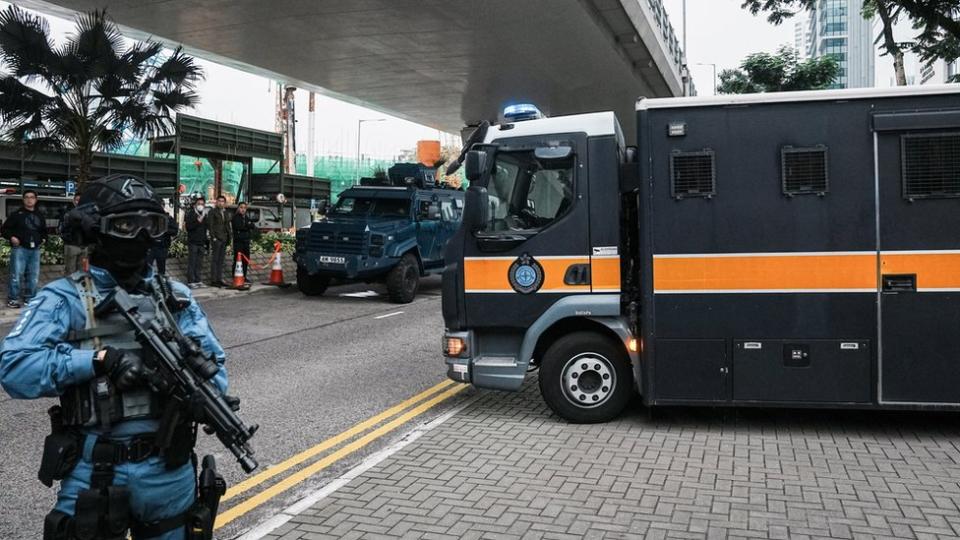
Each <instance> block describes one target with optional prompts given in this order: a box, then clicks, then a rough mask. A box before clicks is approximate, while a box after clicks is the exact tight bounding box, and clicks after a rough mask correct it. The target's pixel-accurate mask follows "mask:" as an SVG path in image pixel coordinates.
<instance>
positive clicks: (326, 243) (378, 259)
mask: <svg viewBox="0 0 960 540" xmlns="http://www.w3.org/2000/svg"><path fill="white" fill-rule="evenodd" d="M435 174H436V169H435V168H432V167H426V166H423V165H419V164H409V163H398V164H396V165H394V166H393V167H391V168H390V169H389V171H388V174H387V175H384V176H381V177H377V178H363V179H361V185H360V186H355V187H352V188H350V189H347V190H345V191H343V192H342V193H341V194H340V197H339V200H338V201H337V204H336V205H334V206H332V207H331V208H329V209H328V211H327V212H326V215H325V217H324V218H323V219H321V220H319V221H315V222H314V223H312V224H311V225H310V226H309V227H304V228H301V229H299V230H298V231H297V244H296V251H295V253H294V256H293V258H294V260H295V261H296V263H297V286H298V287H299V289H300V291H301V292H303V293H304V294H306V295H308V296H313V295H320V294H323V293H324V292H325V291H326V289H327V286H328V285H329V284H330V282H331V280H334V279H335V280H337V281H364V282H368V283H372V282H384V283H386V285H387V291H388V293H389V297H390V300H391V301H393V302H396V303H408V302H411V301H413V299H414V297H415V296H416V294H417V290H418V289H419V286H420V278H421V277H422V276H425V275H428V274H435V273H440V272H442V271H443V267H444V257H443V254H444V250H445V248H446V245H447V241H448V240H449V239H450V238H451V237H452V236H453V234H454V233H455V232H456V230H457V228H459V226H460V216H461V213H462V212H463V192H461V191H457V190H453V189H445V188H443V187H440V186H438V185H437V183H436V180H435Z"/></svg>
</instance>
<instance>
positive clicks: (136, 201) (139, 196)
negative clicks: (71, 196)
mask: <svg viewBox="0 0 960 540" xmlns="http://www.w3.org/2000/svg"><path fill="white" fill-rule="evenodd" d="M86 205H91V206H93V207H94V208H93V213H95V214H97V215H98V216H106V215H109V214H117V213H120V212H130V211H136V210H146V211H148V212H161V213H162V212H163V206H161V205H160V203H159V202H157V199H156V196H155V195H154V192H153V188H151V187H150V186H149V185H147V183H146V182H144V181H143V180H141V179H139V178H137V177H136V176H131V175H129V174H111V175H109V176H104V177H103V178H100V179H99V180H96V181H94V182H90V183H89V184H87V186H86V187H85V188H84V189H83V194H82V195H80V203H79V205H78V206H86Z"/></svg>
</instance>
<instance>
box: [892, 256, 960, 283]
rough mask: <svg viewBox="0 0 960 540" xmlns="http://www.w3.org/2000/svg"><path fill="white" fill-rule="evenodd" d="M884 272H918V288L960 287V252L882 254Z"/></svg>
mask: <svg viewBox="0 0 960 540" xmlns="http://www.w3.org/2000/svg"><path fill="white" fill-rule="evenodd" d="M880 269H881V272H882V273H884V274H916V275H917V289H918V290H922V289H960V253H953V252H940V253H937V252H928V253H916V252H914V253H911V252H905V253H897V252H895V251H894V252H886V253H882V254H881V255H880Z"/></svg>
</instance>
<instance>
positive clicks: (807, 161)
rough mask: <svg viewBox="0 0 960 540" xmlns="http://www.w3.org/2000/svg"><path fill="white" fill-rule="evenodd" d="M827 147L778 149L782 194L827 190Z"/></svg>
mask: <svg viewBox="0 0 960 540" xmlns="http://www.w3.org/2000/svg"><path fill="white" fill-rule="evenodd" d="M827 163H828V162H827V147H826V146H823V145H817V146H814V147H808V148H795V147H792V146H784V147H783V148H781V149H780V169H781V170H780V176H781V182H782V187H783V194H784V195H787V196H793V195H803V194H808V193H814V194H817V195H824V194H826V193H827V191H829V176H828V173H827Z"/></svg>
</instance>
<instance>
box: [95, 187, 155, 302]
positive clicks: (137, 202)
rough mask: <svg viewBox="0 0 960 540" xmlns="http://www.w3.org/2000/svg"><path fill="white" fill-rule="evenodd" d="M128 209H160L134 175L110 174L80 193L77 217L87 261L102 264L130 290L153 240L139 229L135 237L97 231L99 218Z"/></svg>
mask: <svg viewBox="0 0 960 540" xmlns="http://www.w3.org/2000/svg"><path fill="white" fill-rule="evenodd" d="M132 211H147V212H156V213H163V206H162V205H161V204H160V203H159V202H157V201H156V200H155V198H154V192H153V189H151V188H150V186H149V185H148V184H146V183H145V182H143V181H142V180H140V179H139V178H137V177H134V176H130V175H122V174H114V175H110V176H106V177H104V178H101V179H99V180H97V181H95V182H91V183H90V184H89V185H87V187H86V188H85V189H84V190H83V193H82V194H81V196H80V204H79V205H78V207H77V211H76V212H77V214H76V215H77V217H78V221H79V222H80V227H81V229H82V230H83V231H84V237H85V238H86V239H87V241H88V242H89V243H90V245H91V248H92V250H91V253H90V263H91V264H93V265H95V266H98V267H100V268H103V269H104V270H107V271H108V272H110V274H111V275H112V276H113V277H114V279H115V280H116V281H117V284H118V285H120V286H121V287H123V288H124V289H126V290H128V291H133V290H134V289H136V288H137V287H138V286H139V285H140V284H141V283H142V282H143V277H144V276H145V275H146V273H147V252H148V250H149V249H150V247H151V245H152V244H153V241H152V239H151V238H150V236H149V235H148V234H147V233H146V232H144V231H141V232H140V234H139V235H137V237H136V238H131V239H122V238H116V237H114V236H110V235H108V234H104V233H101V232H100V230H99V226H100V220H101V219H102V218H104V217H107V216H110V215H112V214H119V213H123V212H132Z"/></svg>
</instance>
